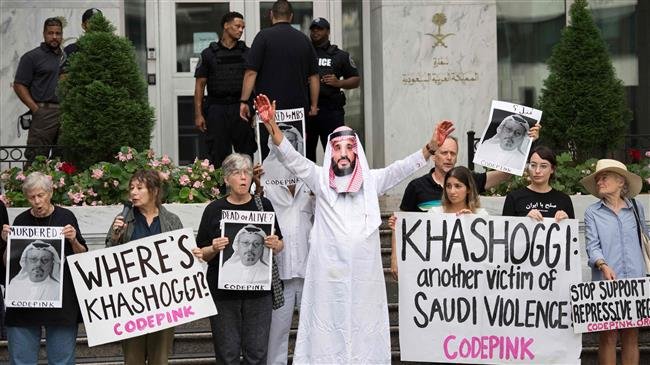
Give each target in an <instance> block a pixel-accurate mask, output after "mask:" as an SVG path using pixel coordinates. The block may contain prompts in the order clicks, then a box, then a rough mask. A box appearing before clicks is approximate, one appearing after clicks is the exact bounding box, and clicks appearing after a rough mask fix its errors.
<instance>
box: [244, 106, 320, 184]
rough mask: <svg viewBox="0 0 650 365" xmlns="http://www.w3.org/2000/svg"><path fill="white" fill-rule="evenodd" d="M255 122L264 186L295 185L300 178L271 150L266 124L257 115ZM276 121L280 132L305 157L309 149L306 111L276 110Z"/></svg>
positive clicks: (298, 109)
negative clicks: (306, 137)
mask: <svg viewBox="0 0 650 365" xmlns="http://www.w3.org/2000/svg"><path fill="white" fill-rule="evenodd" d="M255 120H256V122H257V123H256V124H257V141H258V142H257V143H258V148H257V150H258V151H259V152H258V158H259V160H260V161H262V168H263V169H264V175H262V177H261V183H262V185H264V186H266V185H281V186H287V185H295V184H296V183H297V182H298V178H297V177H296V176H294V175H293V174H292V173H291V172H289V170H287V169H286V168H285V167H284V165H283V164H282V163H281V162H280V161H279V160H278V157H277V156H276V155H275V153H274V152H273V151H272V150H270V149H269V133H268V131H267V130H266V127H264V122H262V121H261V120H260V119H259V116H258V115H257V114H255ZM275 120H276V122H277V123H278V127H279V128H280V131H282V134H284V138H286V139H287V140H288V141H289V143H291V145H292V146H293V148H294V149H295V150H296V151H298V152H300V154H301V155H303V156H305V154H306V148H307V146H306V143H305V110H304V109H303V108H296V109H283V110H276V111H275Z"/></svg>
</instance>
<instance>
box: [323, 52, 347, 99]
mask: <svg viewBox="0 0 650 365" xmlns="http://www.w3.org/2000/svg"><path fill="white" fill-rule="evenodd" d="M338 50H339V48H338V47H337V46H336V45H335V44H330V45H329V47H327V48H326V49H324V51H325V55H326V56H327V57H322V51H323V49H319V51H320V52H318V53H317V55H318V74H319V75H320V76H321V77H322V76H323V75H327V74H335V75H336V64H335V61H336V59H335V56H336V53H337V52H338ZM337 76H338V75H337ZM319 95H320V96H319V104H327V105H331V106H343V105H345V94H343V92H342V91H341V89H339V88H336V87H332V86H329V85H325V84H323V83H321V84H320V93H319Z"/></svg>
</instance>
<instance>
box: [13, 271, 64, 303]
mask: <svg viewBox="0 0 650 365" xmlns="http://www.w3.org/2000/svg"><path fill="white" fill-rule="evenodd" d="M60 293H61V283H59V282H58V281H56V280H54V279H52V277H50V276H48V277H47V278H45V279H44V280H43V281H39V282H33V281H31V280H30V279H29V277H28V276H23V277H20V278H19V277H15V278H13V279H12V280H11V281H10V282H9V286H7V300H61V295H60Z"/></svg>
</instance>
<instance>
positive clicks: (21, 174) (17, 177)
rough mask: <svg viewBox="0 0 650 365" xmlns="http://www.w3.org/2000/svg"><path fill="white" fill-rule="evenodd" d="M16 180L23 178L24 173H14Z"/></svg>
mask: <svg viewBox="0 0 650 365" xmlns="http://www.w3.org/2000/svg"><path fill="white" fill-rule="evenodd" d="M16 180H20V181H23V180H25V175H23V172H22V171H21V172H19V173H18V174H16Z"/></svg>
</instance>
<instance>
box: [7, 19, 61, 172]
mask: <svg viewBox="0 0 650 365" xmlns="http://www.w3.org/2000/svg"><path fill="white" fill-rule="evenodd" d="M62 41H63V25H62V23H61V20H60V19H58V18H47V19H45V23H44V24H43V42H42V43H41V45H40V46H38V47H36V48H34V49H32V50H31V51H29V52H27V53H25V54H24V55H23V56H22V57H20V63H19V64H18V69H17V70H16V77H15V78H14V84H13V88H14V91H15V92H16V95H18V98H19V99H20V101H22V102H23V104H25V106H26V107H28V108H29V110H30V111H31V112H32V124H31V127H30V128H29V133H28V134H27V146H29V148H27V149H26V150H25V157H26V158H27V164H26V166H28V165H30V164H31V162H32V161H33V160H34V157H36V156H37V155H45V156H47V155H49V152H50V147H49V146H51V145H55V144H56V142H57V140H58V137H59V127H60V125H61V123H60V120H59V97H58V95H57V86H58V83H59V76H60V72H61V66H62V65H63V64H64V63H65V53H64V52H63V50H62V49H61V42H62ZM37 146H48V147H40V148H38V147H37Z"/></svg>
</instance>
